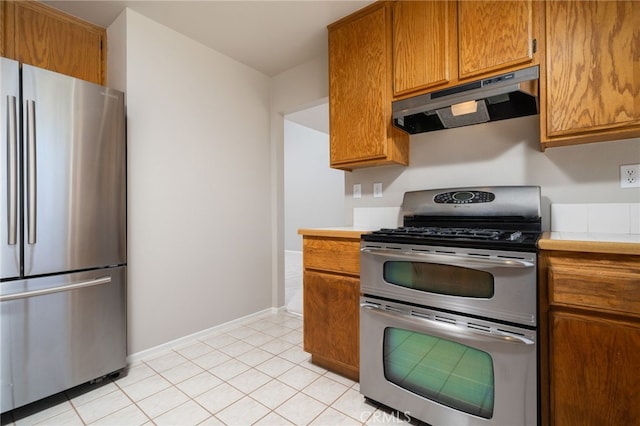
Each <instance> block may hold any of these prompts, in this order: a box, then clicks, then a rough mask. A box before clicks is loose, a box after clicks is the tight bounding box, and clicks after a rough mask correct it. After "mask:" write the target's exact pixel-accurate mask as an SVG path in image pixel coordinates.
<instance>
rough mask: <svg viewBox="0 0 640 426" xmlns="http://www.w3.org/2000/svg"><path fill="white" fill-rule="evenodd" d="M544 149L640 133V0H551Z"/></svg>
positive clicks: (544, 78)
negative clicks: (638, 0) (577, 0)
mask: <svg viewBox="0 0 640 426" xmlns="http://www.w3.org/2000/svg"><path fill="white" fill-rule="evenodd" d="M546 33H547V35H546V39H547V51H546V66H545V68H546V73H544V74H543V76H542V78H541V84H542V90H541V102H542V104H543V108H541V111H542V114H541V117H540V118H541V122H540V126H541V139H542V146H543V148H545V147H549V146H560V145H569V144H575V143H585V142H597V141H606V140H617V139H624V138H630V137H640V2H637V1H584V2H583V1H580V2H576V1H549V2H546Z"/></svg>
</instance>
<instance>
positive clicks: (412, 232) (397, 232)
mask: <svg viewBox="0 0 640 426" xmlns="http://www.w3.org/2000/svg"><path fill="white" fill-rule="evenodd" d="M374 233H376V234H379V235H390V236H402V235H408V236H414V237H438V238H469V239H477V240H504V239H511V240H513V239H514V238H512V237H513V235H514V234H516V233H512V232H508V231H503V230H499V229H475V228H441V227H433V226H428V227H416V226H408V227H404V226H403V227H400V228H395V229H388V228H383V229H381V230H379V231H374Z"/></svg>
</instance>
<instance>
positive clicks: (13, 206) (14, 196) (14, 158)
mask: <svg viewBox="0 0 640 426" xmlns="http://www.w3.org/2000/svg"><path fill="white" fill-rule="evenodd" d="M7 144H8V145H7V192H8V196H7V210H8V211H7V217H8V220H7V226H8V227H9V229H8V230H7V231H8V232H7V244H9V245H10V246H13V245H16V242H17V234H18V118H17V114H16V97H15V96H7Z"/></svg>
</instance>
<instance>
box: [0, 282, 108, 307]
mask: <svg viewBox="0 0 640 426" xmlns="http://www.w3.org/2000/svg"><path fill="white" fill-rule="evenodd" d="M110 282H111V277H101V278H96V279H93V280H88V281H82V282H79V283H76V284H71V285H63V286H60V287H53V288H45V289H42V290H34V291H25V292H22V293H14V294H7V295H6V296H0V302H4V301H7V300H15V299H25V298H27V297H34V296H43V295H45V294H51V293H58V292H61V291H70V290H77V289H79V288H83V287H92V286H96V285H102V284H109V283H110Z"/></svg>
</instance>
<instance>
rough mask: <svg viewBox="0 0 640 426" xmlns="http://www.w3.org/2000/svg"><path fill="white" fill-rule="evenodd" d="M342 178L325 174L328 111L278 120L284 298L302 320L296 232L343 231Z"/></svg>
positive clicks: (305, 111)
mask: <svg viewBox="0 0 640 426" xmlns="http://www.w3.org/2000/svg"><path fill="white" fill-rule="evenodd" d="M344 197H345V192H344V172H343V171H341V170H334V169H331V168H329V106H328V103H327V102H326V101H325V102H323V103H321V104H320V105H317V106H313V107H310V108H305V109H303V110H301V111H297V112H294V113H291V114H287V115H285V116H284V252H285V253H284V263H285V274H284V281H285V283H284V286H285V289H284V296H285V307H286V309H287V311H288V312H291V313H293V314H297V315H303V308H302V237H301V236H300V235H298V229H300V228H322V227H331V226H343V225H344V223H345V200H344Z"/></svg>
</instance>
